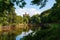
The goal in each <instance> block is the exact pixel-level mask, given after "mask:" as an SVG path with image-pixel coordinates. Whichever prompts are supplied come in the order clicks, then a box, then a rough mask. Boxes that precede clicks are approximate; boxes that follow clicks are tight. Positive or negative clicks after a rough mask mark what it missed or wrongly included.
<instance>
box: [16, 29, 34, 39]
mask: <svg viewBox="0 0 60 40" xmlns="http://www.w3.org/2000/svg"><path fill="white" fill-rule="evenodd" d="M32 32H33V31H32V30H29V31H28V32H22V33H21V34H19V35H18V36H16V40H20V39H21V38H23V37H24V36H27V35H28V34H30V33H32Z"/></svg>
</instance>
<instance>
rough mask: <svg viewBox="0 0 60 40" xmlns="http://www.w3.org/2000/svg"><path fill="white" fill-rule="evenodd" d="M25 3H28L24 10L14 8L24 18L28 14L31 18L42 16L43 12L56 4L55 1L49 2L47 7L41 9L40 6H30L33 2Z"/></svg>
mask: <svg viewBox="0 0 60 40" xmlns="http://www.w3.org/2000/svg"><path fill="white" fill-rule="evenodd" d="M25 2H26V3H27V4H26V5H25V7H24V8H23V9H22V8H20V7H18V6H17V5H15V6H14V7H15V8H16V9H15V12H16V14H17V15H21V16H23V14H25V13H27V14H29V15H30V16H33V15H35V14H37V13H38V14H41V12H43V11H45V10H48V9H50V8H51V7H52V6H53V4H54V3H56V2H55V0H52V1H51V0H48V2H47V3H46V6H45V7H43V8H41V9H39V6H36V5H30V4H31V0H25Z"/></svg>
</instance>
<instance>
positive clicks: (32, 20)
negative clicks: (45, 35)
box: [30, 14, 41, 24]
mask: <svg viewBox="0 0 60 40" xmlns="http://www.w3.org/2000/svg"><path fill="white" fill-rule="evenodd" d="M40 22H41V21H40V17H39V14H36V15H33V16H32V17H31V18H30V23H32V24H39V23H40Z"/></svg>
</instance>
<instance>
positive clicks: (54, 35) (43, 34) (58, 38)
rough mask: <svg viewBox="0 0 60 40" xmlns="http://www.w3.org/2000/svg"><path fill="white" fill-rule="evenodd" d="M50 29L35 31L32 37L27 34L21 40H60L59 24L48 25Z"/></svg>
mask: <svg viewBox="0 0 60 40" xmlns="http://www.w3.org/2000/svg"><path fill="white" fill-rule="evenodd" d="M50 25H51V28H50V29H44V30H39V31H37V32H36V33H35V34H34V35H33V33H32V34H29V35H28V36H25V37H24V38H23V39H22V40H60V32H59V30H60V24H50Z"/></svg>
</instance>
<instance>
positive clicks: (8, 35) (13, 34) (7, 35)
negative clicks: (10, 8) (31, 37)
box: [0, 27, 38, 40]
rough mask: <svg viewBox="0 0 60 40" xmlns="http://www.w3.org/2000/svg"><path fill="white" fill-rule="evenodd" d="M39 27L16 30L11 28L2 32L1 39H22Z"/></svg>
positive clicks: (0, 33)
mask: <svg viewBox="0 0 60 40" xmlns="http://www.w3.org/2000/svg"><path fill="white" fill-rule="evenodd" d="M35 29H38V28H35V27H33V28H28V27H27V28H16V29H15V30H10V31H8V32H3V31H2V32H0V40H20V38H23V37H24V36H26V35H28V34H30V33H31V32H32V30H35Z"/></svg>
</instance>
